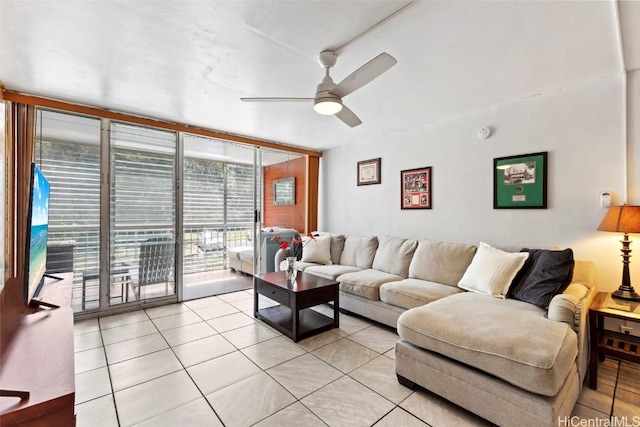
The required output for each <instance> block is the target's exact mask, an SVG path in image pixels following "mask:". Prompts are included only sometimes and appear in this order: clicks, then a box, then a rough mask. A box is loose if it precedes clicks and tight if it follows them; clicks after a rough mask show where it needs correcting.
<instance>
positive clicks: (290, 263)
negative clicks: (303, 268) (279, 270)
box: [287, 256, 296, 280]
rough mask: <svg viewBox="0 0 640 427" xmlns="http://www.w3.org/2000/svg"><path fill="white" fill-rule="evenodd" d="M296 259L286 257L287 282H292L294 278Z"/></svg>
mask: <svg viewBox="0 0 640 427" xmlns="http://www.w3.org/2000/svg"><path fill="white" fill-rule="evenodd" d="M295 266H296V257H294V256H288V257H287V280H293V279H295V277H296V269H295Z"/></svg>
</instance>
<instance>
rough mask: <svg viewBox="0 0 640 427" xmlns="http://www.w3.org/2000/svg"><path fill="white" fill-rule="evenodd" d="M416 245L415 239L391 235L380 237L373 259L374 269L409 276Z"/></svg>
mask: <svg viewBox="0 0 640 427" xmlns="http://www.w3.org/2000/svg"><path fill="white" fill-rule="evenodd" d="M416 246H417V242H416V241H415V240H407V239H401V238H399V237H390V236H380V237H378V250H377V251H376V256H375V258H374V259H373V264H372V266H373V269H374V270H380V271H384V272H386V273H391V274H395V275H398V276H402V277H407V276H408V275H409V264H410V263H411V258H412V257H413V253H414V252H415V250H416Z"/></svg>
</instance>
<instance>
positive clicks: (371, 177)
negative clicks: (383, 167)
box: [358, 157, 380, 185]
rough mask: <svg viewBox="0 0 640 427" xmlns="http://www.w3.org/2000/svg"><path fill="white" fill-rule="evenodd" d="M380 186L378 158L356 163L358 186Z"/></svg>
mask: <svg viewBox="0 0 640 427" xmlns="http://www.w3.org/2000/svg"><path fill="white" fill-rule="evenodd" d="M370 184H380V157H378V158H377V159H371V160H363V161H361V162H358V185H370Z"/></svg>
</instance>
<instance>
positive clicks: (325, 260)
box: [301, 235, 331, 265]
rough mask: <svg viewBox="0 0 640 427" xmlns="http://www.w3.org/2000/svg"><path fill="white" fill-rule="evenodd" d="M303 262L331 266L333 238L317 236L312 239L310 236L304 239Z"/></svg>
mask: <svg viewBox="0 0 640 427" xmlns="http://www.w3.org/2000/svg"><path fill="white" fill-rule="evenodd" d="M302 244H303V245H304V247H303V249H302V259H301V261H302V262H313V263H316V264H325V265H328V264H331V236H330V235H325V236H316V237H315V238H314V239H311V238H310V237H308V236H305V237H303V238H302Z"/></svg>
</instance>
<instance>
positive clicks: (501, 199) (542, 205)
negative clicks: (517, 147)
mask: <svg viewBox="0 0 640 427" xmlns="http://www.w3.org/2000/svg"><path fill="white" fill-rule="evenodd" d="M493 208H494V209H546V208H547V152H546V151H545V152H542V153H532V154H523V155H520V156H510V157H499V158H497V159H493Z"/></svg>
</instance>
